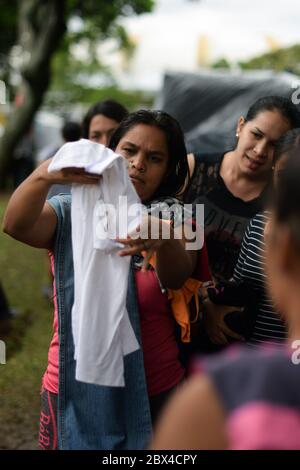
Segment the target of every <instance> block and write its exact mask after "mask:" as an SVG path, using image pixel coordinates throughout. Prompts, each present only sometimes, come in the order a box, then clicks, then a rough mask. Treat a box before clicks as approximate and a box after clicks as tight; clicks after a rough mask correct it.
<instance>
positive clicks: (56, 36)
mask: <svg viewBox="0 0 300 470" xmlns="http://www.w3.org/2000/svg"><path fill="white" fill-rule="evenodd" d="M20 5H21V6H20V12H19V18H20V22H19V44H20V46H21V48H22V54H23V57H24V65H23V67H22V70H21V76H22V85H21V87H20V91H19V96H21V103H19V104H18V103H16V105H15V107H14V109H13V110H12V112H11V114H10V117H9V121H8V123H7V126H6V128H5V131H4V133H3V136H2V138H1V140H0V188H3V187H4V186H5V182H6V178H7V173H8V170H9V167H10V164H11V159H12V158H13V153H14V150H15V148H16V146H17V144H18V142H19V141H20V139H21V137H22V136H23V135H24V134H25V133H26V131H27V130H28V129H29V128H30V125H31V123H32V121H33V117H34V115H35V113H36V111H37V110H38V108H39V107H40V105H41V104H42V101H43V97H44V94H45V92H46V90H47V88H48V86H49V82H50V77H51V58H52V56H53V54H54V52H55V51H56V49H57V48H58V46H59V42H60V40H61V38H62V37H63V35H64V33H65V29H66V26H65V0H42V1H41V0H22V2H20Z"/></svg>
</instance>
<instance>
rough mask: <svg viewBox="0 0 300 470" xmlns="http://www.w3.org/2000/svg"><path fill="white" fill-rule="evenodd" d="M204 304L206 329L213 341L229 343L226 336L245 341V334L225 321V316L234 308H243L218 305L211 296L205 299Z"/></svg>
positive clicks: (223, 343)
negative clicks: (232, 328)
mask: <svg viewBox="0 0 300 470" xmlns="http://www.w3.org/2000/svg"><path fill="white" fill-rule="evenodd" d="M203 304H204V326H205V331H206V333H207V335H208V337H209V339H210V340H211V342H212V343H214V344H220V345H226V344H228V339H227V337H226V336H229V337H231V338H233V339H236V340H238V341H245V339H244V338H243V336H241V335H239V334H238V333H235V332H234V331H232V330H231V329H230V328H229V327H228V326H227V325H226V323H225V316H226V315H227V314H228V313H229V312H232V311H234V310H235V311H236V310H241V309H240V308H239V307H232V306H228V305H216V304H214V303H213V302H212V301H211V300H210V299H209V298H207V299H205V300H204V302H203Z"/></svg>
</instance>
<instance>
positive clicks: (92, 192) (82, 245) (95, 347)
mask: <svg viewBox="0 0 300 470" xmlns="http://www.w3.org/2000/svg"><path fill="white" fill-rule="evenodd" d="M68 167H78V168H85V170H86V171H87V172H89V173H94V174H99V175H102V178H101V180H100V181H99V183H98V184H95V185H87V184H73V185H72V209H71V218H72V245H73V260H74V305H73V310H72V330H73V338H74V345H75V359H76V379H77V380H79V381H82V382H88V383H94V384H98V385H108V386H116V387H120V386H124V355H126V354H129V353H131V352H133V351H136V350H137V349H138V348H139V344H138V342H137V339H136V337H135V334H134V332H133V329H132V326H131V324H130V321H129V317H128V312H127V310H126V294H127V285H128V272H129V264H130V258H129V257H128V256H126V257H122V258H121V257H120V256H119V255H118V254H117V251H119V250H120V249H121V247H122V246H123V245H121V244H120V243H117V242H115V241H114V240H113V238H116V237H121V238H126V236H127V233H128V232H129V231H130V230H131V229H133V228H136V226H137V225H139V224H140V221H141V210H142V209H141V208H142V205H141V204H140V200H139V197H138V196H137V194H136V192H135V189H134V187H133V185H132V183H131V181H130V178H129V177H128V171H127V166H126V160H125V159H124V158H123V157H121V156H120V155H117V154H116V153H114V152H113V151H112V150H110V149H108V148H106V147H104V146H103V145H101V144H97V143H94V142H91V141H89V140H86V139H81V140H79V141H78V142H71V143H67V144H65V145H64V146H63V147H61V149H60V150H59V151H58V152H57V153H56V155H55V156H54V158H53V160H52V162H51V164H50V165H49V169H48V171H49V172H52V171H56V170H60V169H62V168H68ZM119 196H121V198H120V197H119ZM107 204H110V206H109V207H107ZM133 209H135V210H134V211H133ZM129 212H133V213H132V215H130V213H129ZM108 232H110V233H108Z"/></svg>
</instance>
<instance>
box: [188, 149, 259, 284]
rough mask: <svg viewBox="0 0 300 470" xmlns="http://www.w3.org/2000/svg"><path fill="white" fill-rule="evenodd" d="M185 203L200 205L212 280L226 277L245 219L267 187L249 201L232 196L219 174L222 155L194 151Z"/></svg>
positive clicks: (228, 276)
mask: <svg viewBox="0 0 300 470" xmlns="http://www.w3.org/2000/svg"><path fill="white" fill-rule="evenodd" d="M194 156H195V169H194V173H193V176H192V178H191V182H190V185H189V188H188V190H187V192H186V195H185V202H186V203H196V204H204V214H205V218H204V225H205V242H206V247H207V251H208V257H209V262H210V268H211V271H212V275H213V277H214V279H215V280H229V279H230V278H231V277H232V275H233V271H234V267H235V264H236V262H237V259H238V255H239V250H240V246H241V243H242V239H243V236H244V232H245V230H246V227H247V225H248V222H249V220H250V219H251V218H252V217H254V215H255V214H257V212H260V211H261V210H262V208H263V206H264V200H265V195H266V191H267V188H266V189H265V190H264V191H263V192H262V194H261V195H260V196H259V197H258V198H255V199H253V200H251V201H248V202H245V201H243V200H242V199H240V198H237V197H235V196H234V195H233V194H232V193H231V192H230V191H229V190H228V189H227V187H226V185H225V183H224V181H223V178H222V177H221V176H220V167H221V163H222V159H223V156H224V154H220V153H218V154H206V155H203V154H200V153H196V154H194Z"/></svg>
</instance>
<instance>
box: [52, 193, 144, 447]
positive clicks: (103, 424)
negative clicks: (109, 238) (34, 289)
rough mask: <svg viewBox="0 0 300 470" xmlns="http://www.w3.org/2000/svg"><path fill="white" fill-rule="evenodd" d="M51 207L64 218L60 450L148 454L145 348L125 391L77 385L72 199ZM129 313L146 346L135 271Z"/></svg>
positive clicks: (60, 242)
mask: <svg viewBox="0 0 300 470" xmlns="http://www.w3.org/2000/svg"><path fill="white" fill-rule="evenodd" d="M48 202H49V203H50V204H51V206H52V207H53V208H54V210H55V212H56V214H57V219H58V223H57V231H56V239H55V246H54V255H55V256H54V258H55V279H56V290H57V305H58V318H59V328H58V329H59V342H60V350H59V396H58V416H57V426H58V446H59V448H60V449H64V450H71V449H83V450H93V449H95V450H114V449H115V450H116V449H120V450H124V449H143V448H145V447H146V446H147V444H148V442H149V439H150V437H151V431H152V426H151V416H150V408H149V400H148V394H147V387H146V379H145V371H144V361H143V352H142V349H139V350H138V351H136V352H134V353H132V354H129V355H128V356H126V357H125V358H124V369H125V372H124V373H125V384H126V386H125V387H107V386H99V385H93V384H86V383H83V382H79V381H77V380H75V361H74V343H73V337H72V321H71V311H72V305H73V298H74V271H73V257H72V242H71V196H69V195H60V196H55V197H54V198H52V199H51V200H50V201H48ZM127 310H128V314H129V318H130V321H131V324H132V327H133V329H134V332H135V334H136V337H137V338H138V340H139V342H140V325H139V312H138V307H137V302H136V292H135V283H134V275H133V271H132V269H130V272H129V282H128V292H127ZM99 313H101V312H99Z"/></svg>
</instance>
